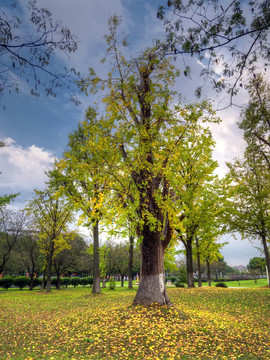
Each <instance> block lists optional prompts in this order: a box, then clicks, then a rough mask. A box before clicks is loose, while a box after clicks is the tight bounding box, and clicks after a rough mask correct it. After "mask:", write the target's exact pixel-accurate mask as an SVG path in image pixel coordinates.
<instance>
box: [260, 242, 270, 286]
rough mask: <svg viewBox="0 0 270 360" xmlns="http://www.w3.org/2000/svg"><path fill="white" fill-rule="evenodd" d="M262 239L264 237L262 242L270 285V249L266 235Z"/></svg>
mask: <svg viewBox="0 0 270 360" xmlns="http://www.w3.org/2000/svg"><path fill="white" fill-rule="evenodd" d="M261 239H262V244H263V249H264V255H265V262H266V268H267V272H268V285H270V257H269V250H268V247H267V242H266V236H262V237H261Z"/></svg>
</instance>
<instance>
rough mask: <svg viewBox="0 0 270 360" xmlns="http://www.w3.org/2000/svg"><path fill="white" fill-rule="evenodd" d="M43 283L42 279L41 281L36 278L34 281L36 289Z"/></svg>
mask: <svg viewBox="0 0 270 360" xmlns="http://www.w3.org/2000/svg"><path fill="white" fill-rule="evenodd" d="M41 283H42V280H41V279H39V278H35V279H34V287H36V286H40V285H41Z"/></svg>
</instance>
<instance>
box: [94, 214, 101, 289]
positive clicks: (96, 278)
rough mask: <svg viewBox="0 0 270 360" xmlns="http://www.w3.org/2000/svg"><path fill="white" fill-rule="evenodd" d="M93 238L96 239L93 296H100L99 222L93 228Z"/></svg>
mask: <svg viewBox="0 0 270 360" xmlns="http://www.w3.org/2000/svg"><path fill="white" fill-rule="evenodd" d="M93 238H94V244H93V245H94V269H93V275H94V276H93V288H92V294H100V293H101V289H100V274H99V230H98V220H97V221H96V223H95V225H94V226H93Z"/></svg>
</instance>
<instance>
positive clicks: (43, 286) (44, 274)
mask: <svg viewBox="0 0 270 360" xmlns="http://www.w3.org/2000/svg"><path fill="white" fill-rule="evenodd" d="M46 272H47V267H45V269H44V271H43V276H42V282H41V285H40V290H41V291H43V290H44V289H45V280H46Z"/></svg>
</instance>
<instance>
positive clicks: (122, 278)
mask: <svg viewBox="0 0 270 360" xmlns="http://www.w3.org/2000/svg"><path fill="white" fill-rule="evenodd" d="M124 277H125V275H121V287H124Z"/></svg>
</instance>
